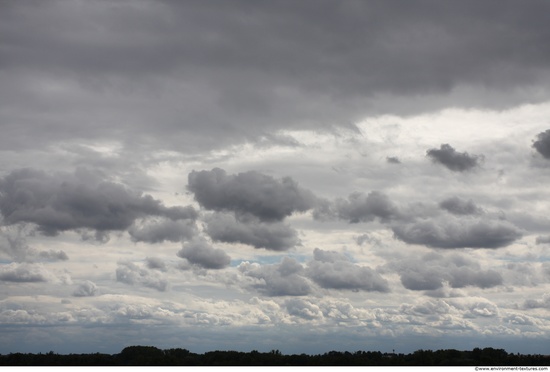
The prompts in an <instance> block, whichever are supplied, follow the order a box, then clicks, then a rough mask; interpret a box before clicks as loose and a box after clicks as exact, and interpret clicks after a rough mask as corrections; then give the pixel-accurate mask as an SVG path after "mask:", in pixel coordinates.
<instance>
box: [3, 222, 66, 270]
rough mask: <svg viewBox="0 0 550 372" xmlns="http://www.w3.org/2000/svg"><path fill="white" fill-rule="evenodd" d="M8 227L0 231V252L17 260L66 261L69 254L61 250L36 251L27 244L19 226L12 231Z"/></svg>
mask: <svg viewBox="0 0 550 372" xmlns="http://www.w3.org/2000/svg"><path fill="white" fill-rule="evenodd" d="M8 230H9V228H6V229H3V230H1V231H0V252H2V253H4V254H6V255H7V256H8V257H10V258H11V259H13V260H15V261H17V262H34V261H66V260H68V259H69V256H67V254H66V253H65V252H64V251H62V250H57V251H56V250H53V249H49V250H44V251H37V250H36V249H34V248H32V247H30V246H29V245H28V244H27V240H26V239H25V238H24V237H23V232H22V229H21V226H19V227H18V228H17V231H16V232H15V234H14V231H13V230H12V231H8Z"/></svg>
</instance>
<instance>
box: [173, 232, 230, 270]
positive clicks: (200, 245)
mask: <svg viewBox="0 0 550 372" xmlns="http://www.w3.org/2000/svg"><path fill="white" fill-rule="evenodd" d="M178 256H179V257H181V258H185V259H187V261H189V263H191V264H194V265H197V266H200V267H202V268H205V269H223V268H224V267H227V266H228V265H229V264H230V263H231V257H229V255H227V253H225V252H224V251H223V249H218V248H214V247H212V246H211V245H210V244H209V243H208V242H207V241H206V240H205V239H203V238H195V239H193V240H192V241H190V242H188V243H185V244H184V245H183V248H182V249H181V250H180V251H179V252H178Z"/></svg>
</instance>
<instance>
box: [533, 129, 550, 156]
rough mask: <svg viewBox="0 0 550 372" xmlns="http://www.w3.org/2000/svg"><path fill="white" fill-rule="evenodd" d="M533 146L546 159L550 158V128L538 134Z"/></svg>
mask: <svg viewBox="0 0 550 372" xmlns="http://www.w3.org/2000/svg"><path fill="white" fill-rule="evenodd" d="M533 147H534V148H535V150H537V151H538V153H539V154H541V155H542V156H543V157H544V158H545V159H550V129H548V130H546V131H544V132H542V133H539V134H537V140H536V141H533Z"/></svg>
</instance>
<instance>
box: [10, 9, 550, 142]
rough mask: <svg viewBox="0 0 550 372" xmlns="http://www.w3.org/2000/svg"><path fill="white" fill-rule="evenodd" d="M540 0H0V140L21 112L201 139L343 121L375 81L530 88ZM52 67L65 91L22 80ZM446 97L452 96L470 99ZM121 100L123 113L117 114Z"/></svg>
mask: <svg viewBox="0 0 550 372" xmlns="http://www.w3.org/2000/svg"><path fill="white" fill-rule="evenodd" d="M548 10H549V6H548V4H547V3H546V2H544V1H530V2H529V4H528V5H525V4H518V3H516V2H514V1H506V2H505V3H504V5H503V3H502V2H495V1H487V2H483V3H481V4H480V3H479V2H475V1H466V2H464V1H461V2H459V3H458V4H450V5H449V4H447V3H443V4H440V3H438V2H433V1H419V2H415V4H414V5H412V4H406V3H402V2H399V3H393V2H390V3H387V2H384V1H368V2H355V1H342V2H340V1H339V2H337V3H334V2H331V1H320V2H319V1H304V2H302V3H301V4H300V5H296V4H295V3H294V2H289V1H281V2H280V1H277V2H275V3H271V2H266V1H261V2H258V3H255V4H253V5H251V4H250V3H249V2H246V1H232V2H231V5H230V6H228V5H227V4H224V3H218V2H211V1H206V2H198V1H191V2H187V1H186V2H183V3H180V2H165V1H161V2H158V1H145V2H142V3H139V4H134V3H131V2H130V3H124V4H121V5H120V6H118V7H116V9H112V8H111V7H109V6H107V5H106V4H104V3H103V2H99V1H92V2H86V6H85V7H84V9H83V10H82V9H81V8H80V7H78V5H77V4H69V5H67V4H63V6H61V5H60V4H58V3H56V2H52V3H47V4H41V6H36V7H35V6H28V4H20V3H19V2H8V3H5V4H2V9H1V11H0V17H1V18H0V24H2V30H1V31H2V35H3V37H4V38H3V42H4V43H5V45H8V46H10V48H2V52H1V54H0V60H2V61H3V65H2V68H3V71H6V72H7V73H6V74H5V76H4V77H3V86H5V87H6V88H5V89H6V93H5V96H4V97H3V98H4V99H3V100H1V101H0V102H5V105H6V107H14V108H15V109H14V110H7V111H4V110H2V113H3V117H2V118H1V119H2V120H0V122H2V123H3V124H2V125H3V126H4V127H6V128H7V132H9V133H10V141H11V142H12V143H11V144H10V142H8V140H4V143H5V144H6V145H10V146H13V145H14V144H13V143H17V145H20V144H23V143H25V142H28V139H29V138H31V136H30V134H32V133H33V132H32V129H31V128H30V127H26V126H22V125H20V123H21V122H22V121H23V119H25V118H26V119H29V120H32V121H33V122H35V123H40V122H41V123H42V124H43V126H42V127H39V126H38V125H33V126H32V128H34V129H36V128H41V129H40V131H41V133H40V134H41V135H40V136H36V137H37V138H36V139H34V141H35V142H39V141H40V142H43V141H48V140H49V141H58V140H59V137H58V136H59V135H60V134H62V133H65V134H64V136H65V137H64V138H67V136H70V137H73V138H84V139H87V138H92V139H98V138H105V137H106V136H107V134H108V133H110V132H112V131H115V130H116V131H119V130H120V131H121V132H122V133H125V134H126V136H125V137H127V138H125V141H127V144H131V143H147V144H150V143H154V144H159V143H163V144H164V146H172V147H173V148H178V146H179V148H182V147H183V148H196V147H197V146H200V147H202V148H205V147H207V146H216V145H218V144H220V142H224V143H227V142H235V141H237V140H243V139H249V138H254V137H260V136H262V135H264V134H265V132H273V131H275V130H276V129H280V128H281V127H283V126H293V127H309V128H319V127H328V126H329V125H330V124H331V123H334V122H346V121H347V120H348V119H350V120H351V119H353V118H356V117H360V116H362V115H364V114H365V111H367V110H369V108H370V107H371V106H373V105H369V104H368V103H371V102H369V99H372V98H373V96H375V95H382V96H384V95H390V96H395V95H397V96H409V95H412V96H419V95H435V96H441V95H444V94H446V93H449V92H451V91H453V88H456V87H460V86H471V85H473V86H481V87H487V88H488V89H492V90H493V91H502V90H506V91H510V92H512V91H513V90H514V88H516V87H521V88H528V87H530V86H532V85H538V86H540V87H544V86H545V83H546V81H547V80H545V79H544V77H545V76H547V75H548V66H547V63H546V61H547V60H548V56H549V55H550V51H549V50H548V47H547V46H546V44H547V43H546V41H547V40H548V37H549V32H548V27H547V26H546V21H547V20H546V18H545V17H544V16H543V15H544V14H546V13H547V12H548ZM244 15H246V16H244ZM167 19H168V20H170V21H169V22H167ZM250 20H254V21H250ZM389 20H391V22H390V21H389ZM144 24H146V25H147V26H146V27H144V26H143V25H144ZM327 25H329V27H327ZM68 34H70V35H71V37H70V38H69V37H67V36H66V35H68ZM136 35H139V36H140V37H139V38H138V39H136ZM343 40H345V42H342V41H343ZM305 46H307V47H305ZM488 46H489V47H488ZM58 76H63V79H62V80H64V81H68V84H67V85H69V86H73V85H76V86H77V87H78V88H79V89H75V90H76V91H77V92H76V93H77V94H74V92H73V91H72V90H70V91H69V92H65V91H56V94H49V91H48V90H47V89H43V90H41V89H40V87H37V86H36V85H35V84H33V82H35V81H36V80H40V81H44V82H45V84H47V82H48V81H53V80H55V78H56V77H58ZM58 81H59V79H58ZM174 81H177V82H178V83H177V84H176V83H174ZM169 82H170V83H171V84H172V85H173V86H171V87H170V88H165V90H163V89H162V86H163V84H169ZM159 85H160V86H161V87H160V88H159ZM144 87H147V88H144ZM265 87H269V89H266V88H265ZM174 90H175V94H174V93H173V91H174ZM525 90H526V89H525ZM525 90H524V91H525ZM105 91H108V92H109V93H110V94H108V95H104V94H102V93H104V92H105ZM129 92H130V93H131V94H128V93H129ZM103 96H106V97H103ZM159 96H160V97H163V98H166V99H165V100H164V101H160V100H158V99H157V97H159ZM165 96H169V97H165ZM171 96H175V97H183V99H174V100H172V99H170V97H171ZM90 98H92V99H90ZM459 98H461V99H462V101H463V102H460V101H459V102H457V104H459V105H460V104H461V103H462V104H463V105H467V104H468V103H469V102H471V101H472V100H471V99H470V100H469V99H467V98H466V97H459ZM476 98H477V97H476ZM537 98H538V99H540V98H539V97H537V96H536V95H535V94H532V95H525V94H524V95H519V94H518V95H517V97H514V99H515V100H516V101H517V100H519V101H522V102H525V101H531V100H535V99H537ZM113 101H114V102H116V103H117V104H113ZM159 101H160V102H159ZM365 101H366V102H367V104H365ZM484 101H489V102H490V99H489V98H485V100H484ZM83 102H88V105H84V104H83ZM136 102H137V103H138V105H133V107H134V110H133V111H134V112H125V111H126V110H124V108H125V107H127V106H130V105H132V104H133V103H136ZM325 102H331V103H333V104H331V105H328V104H324V103H325ZM483 103H485V102H480V103H477V104H480V105H481V104H483ZM29 106H31V110H22V108H23V107H27V108H28V107H29ZM413 106H417V105H413ZM115 107H122V109H116V108H115ZM404 109H405V108H404ZM422 109H424V107H420V108H416V107H415V109H413V110H422ZM153 110H156V111H157V112H156V114H157V115H156V118H157V119H158V120H155V126H154V129H155V133H154V135H152V133H153V132H152V131H151V129H150V127H151V126H150V125H149V123H150V122H151V116H152V114H151V112H150V111H153ZM373 110H374V109H372V108H370V111H373ZM29 111H30V113H29ZM44 111H47V115H39V114H41V113H43V112H44ZM128 111H132V110H128ZM97 112H99V114H98V115H99V120H96V121H95V122H94V124H95V125H93V126H92V125H83V126H82V127H81V128H79V130H78V131H75V130H74V126H73V127H72V128H73V130H67V128H68V127H69V125H68V124H67V123H70V122H72V121H71V119H73V118H76V117H78V118H82V117H87V116H91V115H87V114H91V113H97ZM109 113H110V114H112V115H109ZM78 114H80V115H78ZM77 115H78V116H77ZM109 116H112V119H111V120H108V119H105V118H108V117H109ZM341 117H344V118H345V119H344V120H335V119H337V118H341ZM8 119H10V120H8ZM60 119H62V120H60ZM132 119H133V120H132ZM113 122H114V123H117V124H118V126H116V129H115V126H114V125H112V124H113ZM86 123H88V122H86ZM198 123H200V124H198ZM100 124H101V125H100ZM182 124H183V126H184V128H183V130H182ZM212 133H218V134H219V135H218V136H212V135H211V134H212ZM145 138H146V139H147V141H141V142H138V141H136V140H139V139H142V140H143V139H145Z"/></svg>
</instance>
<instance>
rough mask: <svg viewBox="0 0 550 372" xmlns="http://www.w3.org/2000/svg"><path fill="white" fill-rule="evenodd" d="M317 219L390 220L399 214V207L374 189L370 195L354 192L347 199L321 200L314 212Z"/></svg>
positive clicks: (356, 221)
mask: <svg viewBox="0 0 550 372" xmlns="http://www.w3.org/2000/svg"><path fill="white" fill-rule="evenodd" d="M313 216H314V218H316V219H320V220H323V219H331V218H340V219H342V220H346V221H349V222H350V223H359V222H371V221H374V220H375V219H376V218H379V219H380V220H381V221H382V222H388V221H389V220H391V219H394V218H397V217H398V216H399V209H398V207H397V206H396V205H395V204H394V203H393V202H392V201H391V200H390V199H389V198H388V197H387V196H386V195H385V194H383V193H381V192H379V191H373V192H371V193H369V194H368V195H366V194H364V193H362V192H354V193H352V194H350V195H349V196H348V198H347V200H346V199H342V198H339V199H336V200H335V201H334V202H332V203H330V202H320V203H319V204H318V206H317V208H316V209H315V210H314V212H313Z"/></svg>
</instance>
